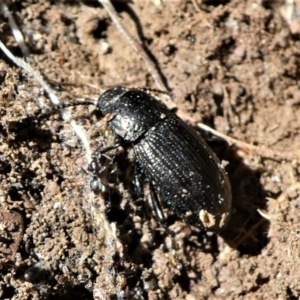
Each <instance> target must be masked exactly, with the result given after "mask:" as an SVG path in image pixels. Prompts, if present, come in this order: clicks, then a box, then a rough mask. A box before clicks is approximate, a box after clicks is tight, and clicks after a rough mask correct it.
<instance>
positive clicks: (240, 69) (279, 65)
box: [0, 0, 300, 300]
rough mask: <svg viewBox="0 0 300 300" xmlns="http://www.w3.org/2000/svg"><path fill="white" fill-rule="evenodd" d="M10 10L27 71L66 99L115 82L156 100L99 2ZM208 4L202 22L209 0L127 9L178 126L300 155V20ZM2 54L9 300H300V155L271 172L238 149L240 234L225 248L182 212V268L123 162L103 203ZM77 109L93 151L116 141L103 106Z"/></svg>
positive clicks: (4, 35) (5, 285)
mask: <svg viewBox="0 0 300 300" xmlns="http://www.w3.org/2000/svg"><path fill="white" fill-rule="evenodd" d="M11 2H12V3H11V4H9V8H10V10H11V12H13V14H14V17H15V18H16V21H17V23H18V24H19V26H20V29H21V30H22V32H23V34H24V36H25V39H26V43H27V45H28V46H29V48H30V50H31V52H32V55H31V56H30V58H29V59H28V61H29V62H30V64H31V66H33V67H34V68H35V69H37V70H39V71H40V72H41V73H42V74H43V75H44V76H45V78H46V79H47V80H48V82H50V83H51V84H52V85H53V87H54V88H56V89H57V92H58V93H59V94H60V95H61V96H62V98H63V99H64V100H65V101H71V100H72V99H74V98H75V97H83V96H85V97H88V96H94V95H95V94H97V93H98V89H99V88H107V87H109V86H113V85H117V84H122V85H128V86H142V87H144V86H148V87H152V88H155V86H154V84H153V80H152V79H151V76H150V74H149V73H148V72H147V70H146V68H145V64H144V62H143V61H142V59H141V56H140V55H139V54H137V53H135V52H134V51H133V50H132V48H131V47H130V45H128V43H127V41H126V39H124V37H123V36H122V35H121V34H120V33H119V32H118V31H117V30H116V27H115V26H114V24H113V23H112V22H111V20H110V19H109V17H108V15H107V13H106V11H105V10H104V9H103V8H102V7H101V6H100V5H99V4H98V3H97V1H83V2H84V3H79V2H77V1H75V0H74V1H60V2H59V1H57V3H56V4H53V3H54V1H51V2H50V1H47V2H46V1H34V0H28V1H17V0H15V1H11ZM200 2H201V1H198V4H200ZM202 2H203V3H202V4H201V10H199V9H198V8H197V6H196V5H195V4H196V3H197V0H194V1H180V0H178V1H161V2H160V1H150V0H149V1H146V0H144V1H133V3H128V4H127V3H126V2H125V1H124V2H116V3H115V6H116V8H117V10H118V13H119V14H120V16H121V18H122V21H123V22H124V24H125V25H126V26H127V28H128V29H129V31H130V32H131V33H132V35H134V36H139V37H140V38H141V39H142V40H143V44H144V46H145V48H146V49H147V51H148V52H149V53H151V56H152V57H153V60H154V62H155V63H156V65H157V67H158V69H159V71H160V72H161V73H162V74H163V76H164V78H165V80H166V82H167V84H168V86H169V88H170V89H171V91H172V93H173V96H174V101H175V102H176V104H177V106H178V108H179V110H180V111H181V112H183V113H185V114H186V115H188V116H189V117H192V118H193V119H194V120H195V121H201V122H203V123H206V124H208V125H210V126H212V127H214V128H216V129H217V130H219V131H220V132H223V133H226V134H228V135H230V136H232V137H235V138H237V139H239V140H241V141H245V142H248V143H251V144H257V145H264V146H266V147H269V148H270V149H273V150H276V151H291V152H292V151H295V150H298V149H299V147H300V135H299V128H300V118H299V117H298V116H299V115H300V107H299V103H300V102H299V96H300V93H299V75H300V72H299V70H300V68H299V67H300V50H299V49H300V41H299V31H297V28H299V27H297V26H296V25H297V24H299V23H297V19H295V20H293V27H289V26H288V24H287V22H286V20H285V19H284V18H283V17H282V11H283V10H282V7H283V6H282V5H283V4H284V1H282V3H279V1H278V2H276V5H272V6H271V5H270V2H269V1H250V0H249V1H240V0H231V1H229V0H228V1H221V0H220V1H210V0H205V1H202ZM51 3H52V4H51ZM280 12H281V13H280ZM0 22H1V27H0V30H1V40H2V41H3V42H4V43H5V44H6V45H7V46H8V47H9V48H10V50H11V51H13V52H14V53H15V54H16V55H18V56H21V52H20V50H19V47H18V45H17V44H16V42H15V40H14V38H13V36H12V33H11V30H10V28H9V25H8V23H7V20H6V19H5V18H3V17H2V16H1V17H0ZM291 24H292V23H291ZM295 24H296V25H295ZM291 28H292V29H291ZM291 32H293V34H292V33H291ZM0 55H1V57H0V59H1V61H0V84H1V90H0V101H1V123H0V131H1V135H0V139H1V145H0V177H1V187H0V190H1V192H0V196H1V198H0V199H1V201H0V208H1V212H0V232H1V237H0V259H1V263H0V298H1V299H151V300H154V299H187V300H193V299H208V298H209V299H221V298H226V299H254V298H255V299H297V298H298V297H299V296H300V288H299V279H300V275H299V274H300V264H299V247H300V233H299V230H300V229H299V228H300V227H299V224H300V214H299V210H298V209H300V195H299V190H300V188H299V185H300V184H299V172H300V167H299V157H295V159H294V160H293V161H292V162H283V161H272V160H266V159H263V158H261V157H259V156H257V155H256V156H255V155H250V154H247V153H245V152H243V153H241V152H239V153H237V151H236V149H234V148H233V147H231V148H229V149H227V150H228V151H225V150H226V149H225V150H224V147H219V149H216V150H219V151H218V153H219V155H220V157H221V158H223V159H226V160H228V161H229V164H228V166H227V171H228V173H229V177H230V181H231V184H232V190H233V213H232V217H231V220H230V222H229V224H228V227H227V229H226V230H225V231H224V232H222V233H220V234H219V235H216V234H211V233H203V232H200V231H199V230H197V229H195V228H193V227H191V226H189V225H187V224H185V223H184V222H183V221H181V220H178V219H177V218H176V217H175V216H174V215H172V212H169V217H168V222H169V227H170V228H171V229H172V230H173V231H174V232H175V240H176V243H177V245H178V250H177V251H176V256H175V257H174V256H173V254H172V253H173V252H172V243H171V239H170V236H169V235H167V234H166V233H165V232H164V230H163V229H161V228H160V226H159V224H158V223H157V221H156V219H155V217H153V214H152V212H151V210H150V209H149V208H148V205H147V202H141V201H134V199H135V198H136V197H135V194H134V190H133V186H132V184H131V180H130V179H131V175H130V174H132V169H131V168H130V166H131V164H130V162H129V161H128V159H126V155H124V154H120V157H119V159H116V160H117V161H116V164H117V165H115V164H113V165H111V168H114V170H115V171H117V173H116V174H117V176H115V177H116V178H110V181H111V184H110V185H111V188H110V190H109V192H108V193H106V194H104V195H93V194H92V193H91V192H90V188H89V180H90V178H89V175H88V172H87V171H86V170H87V159H86V156H85V151H84V150H83V148H82V145H81V144H80V142H79V141H78V140H77V138H76V136H75V134H74V132H73V130H72V128H71V127H70V126H69V125H68V124H67V123H65V122H64V121H63V120H62V118H61V117H60V116H59V114H57V113H53V114H52V113H51V114H49V115H47V116H46V117H40V118H37V114H38V112H39V109H38V106H37V104H36V103H40V105H42V106H47V105H48V106H50V104H49V101H48V100H47V98H46V96H45V95H44V93H43V91H42V90H41V88H40V87H39V85H38V84H37V83H36V82H35V81H34V80H33V79H32V78H30V77H28V75H27V73H26V72H25V71H22V70H20V69H19V68H17V67H15V66H14V65H13V64H12V63H11V62H10V61H9V60H8V59H7V58H6V57H5V56H4V54H2V53H1V54H0ZM72 111H73V112H74V116H76V120H77V122H79V123H80V124H81V125H82V126H84V128H85V129H86V131H87V133H88V135H89V136H90V137H91V144H92V148H93V149H96V148H97V146H98V147H99V143H101V142H104V143H109V142H112V141H111V139H110V137H111V135H110V132H109V131H107V130H106V129H105V127H104V125H103V121H101V120H98V119H97V118H96V116H95V115H94V114H91V112H92V111H93V108H91V107H83V108H82V107H81V108H76V109H75V108H74V109H72ZM105 133H107V134H108V137H107V138H105V140H103V136H104V134H105ZM128 178H129V179H128ZM279 196H280V197H279ZM93 197H94V198H95V199H94V200H93V201H92V200H91V199H92V198H93ZM278 197H279V198H278ZM143 203H144V204H143ZM147 208H148V209H149V213H146V209H147ZM257 209H260V210H261V211H264V212H265V213H266V214H267V215H268V217H269V218H270V221H268V220H267V219H265V218H263V217H262V216H261V215H260V214H259V213H258V211H257ZM179 266H180V268H179Z"/></svg>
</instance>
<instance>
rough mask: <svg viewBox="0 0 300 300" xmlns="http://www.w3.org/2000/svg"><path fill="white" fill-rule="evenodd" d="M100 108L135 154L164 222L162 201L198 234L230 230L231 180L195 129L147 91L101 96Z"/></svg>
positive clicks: (116, 89)
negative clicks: (224, 227)
mask: <svg viewBox="0 0 300 300" xmlns="http://www.w3.org/2000/svg"><path fill="white" fill-rule="evenodd" d="M97 107H98V109H99V110H100V111H101V113H102V114H103V115H104V116H107V117H108V125H109V126H110V128H111V129H112V130H113V131H114V132H115V133H116V134H117V135H118V136H119V137H120V140H121V142H122V143H123V144H124V145H123V147H132V148H133V150H134V154H135V162H136V164H137V167H138V170H140V171H141V172H142V174H143V176H144V177H145V178H146V179H147V180H148V181H149V183H150V191H151V199H152V201H153V207H154V209H155V212H156V214H157V216H158V218H159V219H160V221H162V222H163V221H164V215H163V212H162V209H161V206H160V203H161V201H164V202H165V203H166V204H167V205H168V206H169V207H170V208H171V209H172V210H173V211H174V212H175V213H176V214H177V215H178V216H179V217H180V218H182V219H184V220H186V221H187V222H188V223H190V224H191V225H193V226H196V227H198V228H201V229H207V230H214V231H215V230H219V229H221V228H222V227H223V226H224V225H225V224H226V222H227V220H228V218H229V215H230V211H231V188H230V183H229V180H228V178H227V175H226V173H225V171H224V169H223V167H222V166H221V163H220V162H219V160H218V159H217V157H216V156H215V154H214V153H213V152H212V150H211V149H210V148H209V147H208V146H207V144H206V143H205V141H204V140H203V139H202V138H201V137H200V136H199V135H198V134H197V133H196V132H195V131H194V130H193V129H192V128H191V127H189V126H187V125H186V124H185V123H184V122H183V121H182V120H181V119H180V118H179V117H178V116H177V115H176V114H175V113H174V112H173V111H171V110H169V109H168V108H167V106H166V105H165V104H164V103H162V102H161V101H160V100H159V99H158V98H157V97H156V96H154V95H153V94H152V93H151V92H149V91H147V90H142V89H129V88H125V87H121V86H117V87H114V88H112V89H109V90H108V91H106V92H104V93H103V94H102V95H101V96H100V98H99V100H98V102H97Z"/></svg>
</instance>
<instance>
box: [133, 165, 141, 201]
mask: <svg viewBox="0 0 300 300" xmlns="http://www.w3.org/2000/svg"><path fill="white" fill-rule="evenodd" d="M133 176H134V191H135V193H136V195H137V197H138V199H143V198H144V187H143V179H142V174H141V170H140V168H139V166H138V164H137V163H135V164H134V170H133Z"/></svg>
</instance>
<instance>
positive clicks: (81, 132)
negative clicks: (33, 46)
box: [0, 41, 92, 162]
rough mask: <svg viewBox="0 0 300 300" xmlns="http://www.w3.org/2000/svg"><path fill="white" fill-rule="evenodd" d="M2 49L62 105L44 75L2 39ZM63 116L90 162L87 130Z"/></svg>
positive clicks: (0, 45)
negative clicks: (18, 55) (10, 48)
mask: <svg viewBox="0 0 300 300" xmlns="http://www.w3.org/2000/svg"><path fill="white" fill-rule="evenodd" d="M0 49H1V50H2V51H3V52H4V53H5V55H6V56H7V57H8V58H9V59H10V60H11V61H12V62H13V63H15V64H16V65H17V66H18V67H20V68H22V69H24V70H25V71H26V72H27V73H28V74H29V75H31V76H32V77H33V78H34V79H35V80H36V81H37V82H38V83H39V84H40V85H41V87H42V88H43V89H44V90H45V91H46V93H47V94H48V96H49V99H50V101H51V103H52V104H53V105H54V106H56V107H58V108H59V107H62V106H63V105H62V104H61V101H60V99H59V97H58V96H57V95H56V94H55V92H54V91H53V90H52V89H51V87H50V86H49V85H48V83H46V81H45V80H44V79H43V77H42V75H41V74H40V73H39V72H38V71H36V70H34V69H33V68H32V67H31V66H30V65H29V64H27V63H26V62H25V61H24V60H23V59H20V58H18V57H15V56H14V55H13V54H12V53H11V52H10V51H9V50H8V49H7V48H6V46H5V45H4V44H3V43H2V42H1V41H0ZM62 117H63V119H64V120H65V121H67V122H69V123H70V125H71V127H72V128H73V130H74V132H75V133H76V135H77V136H78V138H79V139H80V140H81V142H82V144H83V146H84V148H85V151H86V157H87V160H88V162H90V161H91V153H92V151H91V148H90V143H89V139H88V137H87V134H86V132H85V130H84V129H83V128H82V127H81V126H79V125H77V124H76V122H75V121H74V120H72V118H71V116H70V115H69V114H66V113H64V114H62Z"/></svg>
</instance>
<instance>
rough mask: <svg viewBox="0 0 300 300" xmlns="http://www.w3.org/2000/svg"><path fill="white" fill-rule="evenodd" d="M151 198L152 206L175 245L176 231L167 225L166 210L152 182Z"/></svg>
mask: <svg viewBox="0 0 300 300" xmlns="http://www.w3.org/2000/svg"><path fill="white" fill-rule="evenodd" d="M150 198H151V202H152V206H153V209H154V211H155V214H156V216H157V219H158V221H159V222H160V224H161V225H162V227H163V228H164V229H165V231H166V233H167V234H169V235H170V236H171V237H172V244H173V246H174V245H175V241H174V236H175V233H174V232H173V231H172V230H170V229H169V228H168V227H167V219H166V217H165V215H164V212H163V210H162V207H161V205H160V202H159V199H158V196H157V193H156V192H155V190H154V187H153V184H151V183H150Z"/></svg>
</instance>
